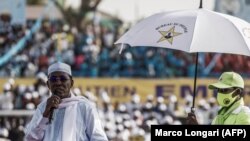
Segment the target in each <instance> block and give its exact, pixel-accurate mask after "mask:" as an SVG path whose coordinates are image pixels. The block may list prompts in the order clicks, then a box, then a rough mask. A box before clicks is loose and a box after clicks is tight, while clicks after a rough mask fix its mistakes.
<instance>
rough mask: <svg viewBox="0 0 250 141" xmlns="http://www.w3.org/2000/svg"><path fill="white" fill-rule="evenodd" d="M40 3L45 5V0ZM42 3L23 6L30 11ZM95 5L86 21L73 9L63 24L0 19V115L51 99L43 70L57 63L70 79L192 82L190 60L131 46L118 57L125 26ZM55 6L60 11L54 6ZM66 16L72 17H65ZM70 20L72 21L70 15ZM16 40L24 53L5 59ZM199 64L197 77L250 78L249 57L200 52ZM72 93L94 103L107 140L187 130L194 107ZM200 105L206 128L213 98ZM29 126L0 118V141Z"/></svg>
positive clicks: (171, 98)
mask: <svg viewBox="0 0 250 141" xmlns="http://www.w3.org/2000/svg"><path fill="white" fill-rule="evenodd" d="M40 1H42V2H41V3H43V1H45V0H40ZM40 1H32V0H27V2H28V4H33V3H39V2H40ZM59 1H60V0H59ZM93 1H94V2H95V3H94V4H92V5H88V6H86V4H85V5H84V4H82V6H81V8H85V12H90V13H91V12H92V13H91V14H89V15H88V14H85V15H84V16H85V18H86V19H84V20H83V21H77V20H74V19H70V18H73V17H74V16H75V17H77V16H80V17H81V16H82V15H77V14H75V13H76V12H75V11H74V10H72V9H71V11H70V9H68V11H63V10H62V14H64V16H65V19H64V20H62V19H57V18H56V17H52V18H51V17H50V16H47V17H43V18H42V19H41V20H40V21H39V20H38V19H39V17H36V18H38V19H36V18H33V19H26V21H25V23H22V24H20V23H13V22H12V15H11V14H10V13H8V12H2V13H0V77H1V78H7V82H5V83H4V84H3V86H2V89H3V91H2V92H0V93H1V94H0V112H2V111H3V112H4V111H5V110H28V111H32V110H34V109H35V108H36V106H37V105H38V104H39V103H40V102H41V101H42V100H44V99H46V98H47V97H49V96H50V95H49V92H48V89H47V86H46V83H45V82H46V79H47V76H46V74H47V69H48V66H49V65H50V64H52V63H53V62H55V61H57V60H60V61H63V62H65V63H68V64H69V65H71V68H72V74H73V76H74V77H83V78H143V79H150V78H154V79H155V78H156V79H168V78H177V77H182V78H193V76H194V69H195V58H194V57H195V56H194V54H190V53H185V52H182V51H176V50H170V49H164V48H154V47H136V48H131V47H129V46H125V49H124V50H123V52H122V53H121V54H119V50H120V46H115V45H114V42H115V41H116V40H117V39H118V38H119V37H120V36H121V35H122V34H123V33H125V32H126V31H127V30H128V29H129V28H130V27H131V25H129V24H128V25H126V26H124V24H123V23H122V21H121V20H120V19H119V17H112V16H110V15H108V14H105V13H102V12H100V11H99V12H98V11H97V9H96V8H97V6H98V4H99V3H100V2H101V0H92V1H91V0H86V1H84V2H86V3H87V2H89V3H90V2H93ZM55 2H56V1H55ZM55 4H56V5H57V7H59V9H60V8H61V7H60V5H58V3H55ZM84 6H85V7H84ZM93 11H94V12H93ZM30 12H31V13H32V12H33V11H30ZM65 12H66V13H65ZM70 12H71V15H69V14H67V13H70ZM72 13H73V14H75V15H73V16H72ZM51 14H52V13H51ZM98 14H101V15H102V17H101V18H100V17H99V16H100V15H98ZM91 15H92V16H91ZM88 16H89V17H90V18H88ZM103 17H106V18H103ZM81 18H82V17H81ZM69 21H71V22H69ZM37 23H38V24H39V25H40V27H39V28H38V30H37V31H36V32H34V31H33V30H32V28H33V27H34V26H36V25H37ZM20 40H25V42H23V44H22V45H21V46H22V47H21V48H19V49H18V50H16V53H10V52H12V51H13V50H12V49H13V48H15V47H16V45H17V44H20ZM6 54H11V56H9V59H5V58H4V56H6ZM198 64H199V65H198V67H199V68H198V77H200V78H201V77H203V78H205V77H206V78H211V77H218V76H219V75H220V74H221V72H224V71H228V70H230V71H236V72H238V73H240V74H242V75H243V76H244V77H245V78H249V76H250V72H249V71H250V58H249V57H246V56H240V55H231V54H215V53H200V55H199V62H198ZM15 78H33V79H35V80H36V81H35V82H34V84H32V85H17V84H16V83H15ZM72 91H73V92H74V93H75V94H76V95H84V96H86V97H87V98H88V99H90V100H91V101H93V102H94V103H96V106H97V107H98V109H99V113H100V116H101V119H102V121H103V125H104V128H105V131H106V133H107V135H108V138H109V140H110V141H135V140H136V141H140V140H146V141H149V140H150V125H152V124H165V125H181V124H184V117H185V116H186V114H187V112H189V109H190V107H191V105H192V97H189V96H187V97H185V101H186V102H185V103H179V101H178V99H177V97H176V94H174V93H169V94H168V95H167V96H166V97H165V96H163V97H161V96H156V95H154V94H152V95H151V94H150V95H148V96H147V98H146V101H142V100H141V97H140V94H138V93H136V92H135V93H134V94H132V95H131V99H130V100H129V101H127V102H123V103H120V102H115V103H112V102H111V99H112V97H110V95H109V94H108V92H107V91H105V90H102V91H100V92H98V93H93V92H91V91H88V90H83V89H81V88H80V87H74V89H73V90H72ZM197 103H198V106H197V109H196V111H197V116H198V119H199V122H200V123H201V124H210V123H211V120H212V119H213V117H214V116H215V114H216V111H217V109H218V105H217V103H216V99H215V98H214V97H211V98H209V99H199V100H198V101H197ZM249 106H250V105H249ZM29 120H30V116H23V117H20V116H15V115H13V116H1V117H0V141H2V140H3V141H5V140H6V141H8V140H10V141H23V136H24V133H23V130H24V127H25V126H26V124H27V122H28V121H29ZM1 138H2V139H1Z"/></svg>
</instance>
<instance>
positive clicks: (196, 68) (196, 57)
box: [191, 52, 199, 112]
mask: <svg viewBox="0 0 250 141" xmlns="http://www.w3.org/2000/svg"><path fill="white" fill-rule="evenodd" d="M198 59H199V53H198V52H197V53H196V54H195V75H194V89H193V90H194V91H193V104H192V107H191V111H192V112H194V111H195V108H194V106H195V95H196V79H197V70H198Z"/></svg>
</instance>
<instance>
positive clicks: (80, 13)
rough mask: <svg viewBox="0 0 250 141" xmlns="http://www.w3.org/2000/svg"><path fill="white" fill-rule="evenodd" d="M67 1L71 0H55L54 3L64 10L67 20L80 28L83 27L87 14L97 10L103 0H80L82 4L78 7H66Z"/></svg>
mask: <svg viewBox="0 0 250 141" xmlns="http://www.w3.org/2000/svg"><path fill="white" fill-rule="evenodd" d="M67 1H69V0H54V3H55V5H56V6H57V7H58V9H59V10H60V11H61V12H62V14H63V16H64V19H65V21H66V22H68V24H69V25H71V26H75V27H76V28H77V29H79V30H81V29H82V23H83V20H86V18H85V17H86V14H88V13H89V12H95V11H96V9H97V6H98V5H99V3H100V2H101V0H80V5H79V6H78V8H77V9H74V8H72V7H65V4H66V2H67ZM73 1H74V0H73Z"/></svg>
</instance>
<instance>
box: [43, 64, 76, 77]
mask: <svg viewBox="0 0 250 141" xmlns="http://www.w3.org/2000/svg"><path fill="white" fill-rule="evenodd" d="M56 71H60V72H65V73H67V74H69V75H70V76H71V75H72V74H71V68H70V66H69V65H67V64H65V63H62V62H56V63H54V64H52V65H50V66H49V69H48V75H50V74H51V73H53V72H56Z"/></svg>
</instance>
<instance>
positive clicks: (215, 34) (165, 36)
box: [115, 2, 250, 108]
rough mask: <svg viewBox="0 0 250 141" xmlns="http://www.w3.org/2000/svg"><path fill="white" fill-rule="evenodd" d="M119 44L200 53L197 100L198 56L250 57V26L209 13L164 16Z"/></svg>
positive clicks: (143, 24)
mask: <svg viewBox="0 0 250 141" xmlns="http://www.w3.org/2000/svg"><path fill="white" fill-rule="evenodd" d="M201 4H202V2H201ZM200 7H201V6H200ZM115 44H129V45H130V46H132V47H136V46H150V47H162V48H169V49H175V50H181V51H185V52H189V53H196V54H197V56H196V69H195V81H194V97H195V93H196V77H197V60H198V52H217V53H230V54H239V55H246V56H250V24H249V23H248V22H246V21H244V20H242V19H239V18H237V17H233V16H230V15H226V14H222V13H218V12H214V11H211V10H206V9H195V10H178V11H170V12H163V13H158V14H155V15H152V16H150V17H148V18H145V19H144V20H142V21H140V22H139V23H137V24H136V25H135V26H134V27H132V28H131V29H130V30H128V31H127V32H126V33H125V34H124V35H123V36H122V37H121V38H120V39H119V40H118V41H116V42H115ZM122 47H123V46H122ZM192 108H194V100H193V107H192Z"/></svg>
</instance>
